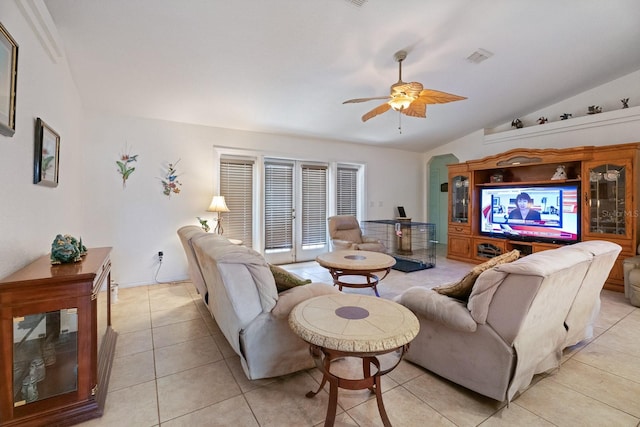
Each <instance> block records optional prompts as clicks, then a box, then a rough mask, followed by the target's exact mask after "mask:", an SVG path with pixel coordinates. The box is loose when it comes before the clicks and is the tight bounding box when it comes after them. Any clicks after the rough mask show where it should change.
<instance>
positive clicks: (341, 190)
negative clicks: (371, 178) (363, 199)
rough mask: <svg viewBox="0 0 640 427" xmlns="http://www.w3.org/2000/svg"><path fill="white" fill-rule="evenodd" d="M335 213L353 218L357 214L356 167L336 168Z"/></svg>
mask: <svg viewBox="0 0 640 427" xmlns="http://www.w3.org/2000/svg"><path fill="white" fill-rule="evenodd" d="M336 213H337V214H338V215H353V216H357V214H358V169H357V168H356V167H349V166H338V171H337V188H336Z"/></svg>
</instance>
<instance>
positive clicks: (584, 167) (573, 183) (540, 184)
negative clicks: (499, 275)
mask: <svg viewBox="0 0 640 427" xmlns="http://www.w3.org/2000/svg"><path fill="white" fill-rule="evenodd" d="M639 159H640V143H629V144H618V145H609V146H582V147H572V148H566V149H514V150H510V151H507V152H504V153H501V154H497V155H493V156H489V157H485V158H483V159H479V160H471V161H467V162H463V163H458V164H453V165H449V172H448V174H449V223H448V241H447V244H448V247H447V257H448V258H452V259H457V260H461V261H468V262H477V263H479V262H483V261H486V260H487V259H488V258H491V257H493V256H496V255H499V254H501V253H505V252H508V251H510V250H512V249H518V250H520V251H521V253H523V254H524V255H527V254H530V253H534V252H539V251H543V250H547V249H552V248H556V247H558V246H560V245H562V244H570V243H571V242H572V241H584V240H608V241H611V242H614V243H617V244H619V245H620V246H621V247H622V252H621V253H620V256H619V258H618V261H617V262H616V264H615V265H614V267H613V269H612V271H611V273H610V275H609V278H608V280H607V283H606V285H605V288H607V289H611V290H615V291H620V292H622V291H623V282H624V277H623V269H622V261H623V260H624V259H625V258H628V257H631V256H634V255H635V254H636V248H637V246H638V243H640V224H639V217H640V214H639V212H640V211H639V206H638V203H639V202H638V200H640V197H639V196H640V182H639V174H638V170H637V168H638V167H639V164H638V161H639ZM561 166H562V167H563V168H559V167H561ZM558 169H564V174H565V175H559V176H560V177H561V178H560V179H552V177H554V175H556V173H557V172H558ZM555 178H558V176H557V175H556V176H555ZM519 191H522V192H524V191H529V192H531V193H532V194H534V197H532V198H531V199H530V201H531V209H532V210H535V211H537V212H539V214H540V215H541V218H540V219H539V220H536V221H534V220H531V221H529V220H521V221H518V220H512V219H509V216H510V213H511V212H512V211H513V210H514V209H515V207H516V194H521V193H518V192H519ZM545 191H546V193H545ZM551 195H553V197H551ZM556 195H557V196H556ZM500 196H502V197H500ZM545 196H546V197H545ZM514 223H515V224H516V225H514ZM567 224H570V225H571V227H572V230H570V232H567V231H566V230H564V229H563V228H562V227H563V226H564V227H565V228H566V225H567ZM551 225H555V227H552V226H551ZM545 226H546V227H547V228H545ZM574 228H575V230H574ZM532 230H533V231H532ZM547 231H548V232H547ZM567 235H568V236H572V237H570V238H567V240H564V237H565V236H567ZM559 236H561V237H560V238H558V237H559ZM572 239H573V240H572Z"/></svg>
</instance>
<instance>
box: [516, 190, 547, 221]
mask: <svg viewBox="0 0 640 427" xmlns="http://www.w3.org/2000/svg"><path fill="white" fill-rule="evenodd" d="M532 203H533V199H531V197H530V196H529V195H528V194H527V193H520V194H518V197H516V206H517V207H516V208H515V209H514V210H512V211H511V212H510V213H509V219H524V220H532V221H540V212H538V211H536V210H534V209H531V204H532Z"/></svg>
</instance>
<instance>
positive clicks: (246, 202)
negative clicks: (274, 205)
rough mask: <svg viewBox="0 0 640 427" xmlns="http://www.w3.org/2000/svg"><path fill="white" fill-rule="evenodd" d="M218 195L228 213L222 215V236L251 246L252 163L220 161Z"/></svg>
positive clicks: (241, 160)
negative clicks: (223, 199) (224, 203)
mask: <svg viewBox="0 0 640 427" xmlns="http://www.w3.org/2000/svg"><path fill="white" fill-rule="evenodd" d="M220 195H221V196H224V198H225V201H226V202H227V207H228V208H229V212H226V213H223V214H222V216H223V219H224V221H223V223H222V225H223V227H224V235H225V236H226V237H229V238H232V239H240V240H242V241H243V243H244V245H245V246H247V247H249V248H250V247H251V246H252V245H253V239H252V236H253V161H252V160H248V159H246V160H245V159H229V158H223V159H221V160H220Z"/></svg>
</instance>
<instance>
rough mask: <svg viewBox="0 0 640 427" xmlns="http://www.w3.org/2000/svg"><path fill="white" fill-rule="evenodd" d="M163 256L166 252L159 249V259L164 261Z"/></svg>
mask: <svg viewBox="0 0 640 427" xmlns="http://www.w3.org/2000/svg"><path fill="white" fill-rule="evenodd" d="M163 257H164V252H162V251H158V261H160V262H162V258H163Z"/></svg>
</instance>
